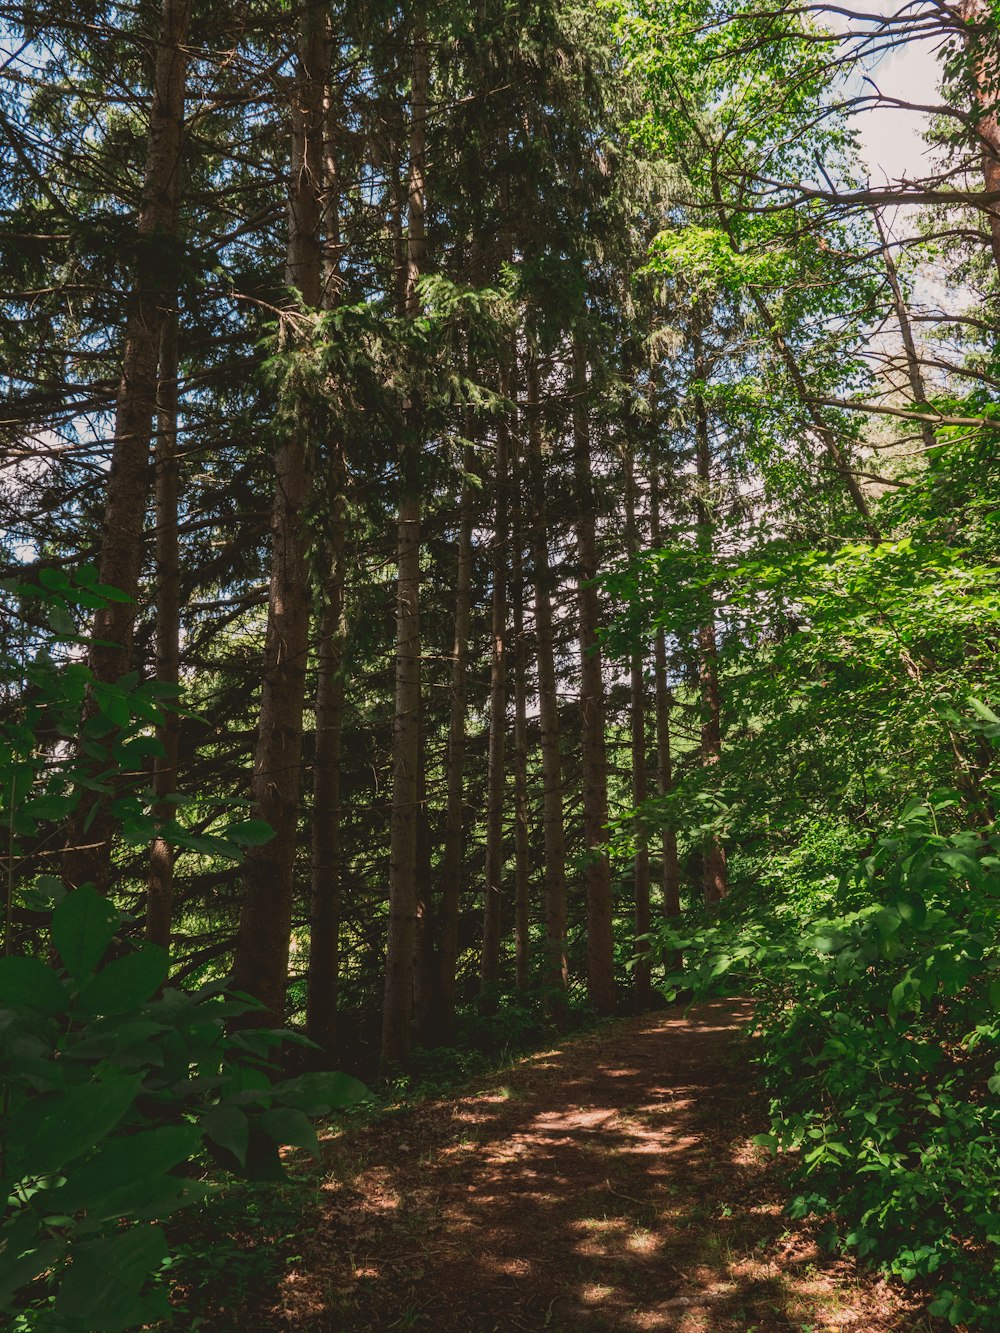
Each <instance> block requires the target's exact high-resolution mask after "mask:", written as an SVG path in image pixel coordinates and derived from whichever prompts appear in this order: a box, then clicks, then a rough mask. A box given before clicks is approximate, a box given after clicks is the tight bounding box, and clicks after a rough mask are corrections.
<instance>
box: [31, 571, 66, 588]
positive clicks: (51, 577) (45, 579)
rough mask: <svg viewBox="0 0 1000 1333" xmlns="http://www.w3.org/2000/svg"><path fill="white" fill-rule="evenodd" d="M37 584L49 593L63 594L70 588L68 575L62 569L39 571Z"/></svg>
mask: <svg viewBox="0 0 1000 1333" xmlns="http://www.w3.org/2000/svg"><path fill="white" fill-rule="evenodd" d="M38 582H39V583H40V584H41V585H42V587H43V588H47V589H48V590H49V592H65V591H66V589H67V588H68V587H69V586H70V582H69V575H68V574H67V573H66V571H65V570H64V569H40V570H39V571H38Z"/></svg>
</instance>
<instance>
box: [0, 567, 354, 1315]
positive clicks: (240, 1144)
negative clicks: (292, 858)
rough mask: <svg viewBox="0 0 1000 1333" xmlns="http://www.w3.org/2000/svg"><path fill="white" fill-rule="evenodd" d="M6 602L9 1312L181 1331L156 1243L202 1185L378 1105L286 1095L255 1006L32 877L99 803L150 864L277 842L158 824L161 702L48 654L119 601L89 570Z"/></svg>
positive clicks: (2, 1264) (316, 1089) (0, 699)
mask: <svg viewBox="0 0 1000 1333" xmlns="http://www.w3.org/2000/svg"><path fill="white" fill-rule="evenodd" d="M5 590H6V591H7V592H11V593H14V594H15V595H16V596H17V597H18V598H19V599H20V601H21V608H22V626H23V633H22V643H21V648H20V651H19V652H17V653H15V652H14V651H13V649H12V648H11V647H10V646H9V644H8V645H4V647H3V651H2V653H0V703H2V704H3V709H2V713H0V820H2V826H3V827H4V829H5V830H6V832H7V838H6V844H7V845H6V848H5V852H6V861H7V867H6V868H7V876H6V878H7V904H6V912H5V922H4V925H5V929H4V931H3V953H4V955H5V956H3V957H2V958H0V1198H2V1199H4V1200H5V1201H6V1202H5V1206H4V1208H3V1211H2V1212H0V1312H2V1313H4V1314H6V1315H8V1316H10V1317H11V1319H16V1321H17V1324H16V1326H17V1327H18V1328H21V1329H26V1330H27V1329H32V1330H35V1329H38V1330H44V1329H52V1330H59V1331H60V1333H89V1330H93V1329H97V1328H99V1329H101V1331H102V1333H117V1331H118V1330H124V1329H127V1328H132V1327H135V1326H137V1325H140V1324H145V1323H149V1322H150V1321H152V1320H156V1319H160V1318H163V1317H165V1316H167V1315H168V1314H169V1308H168V1303H167V1293H166V1289H165V1287H164V1286H163V1285H162V1283H158V1282H157V1274H158V1273H159V1271H160V1270H161V1269H162V1268H163V1267H164V1265H165V1264H167V1262H168V1247H167V1241H166V1237H165V1234H164V1231H163V1229H162V1227H161V1226H160V1222H161V1221H162V1219H164V1218H165V1217H167V1216H169V1214H171V1213H172V1212H173V1211H175V1210H176V1209H177V1208H180V1207H183V1206H184V1205H186V1204H190V1203H192V1202H194V1201H196V1200H198V1199H201V1198H203V1197H204V1196H205V1195H206V1194H207V1193H209V1192H210V1191H211V1190H212V1188H213V1187H212V1186H211V1185H210V1184H207V1183H206V1182H205V1181H204V1180H202V1179H201V1178H200V1177H201V1176H202V1175H203V1174H204V1172H203V1170H202V1169H201V1168H202V1166H203V1165H204V1164H206V1163H208V1162H213V1163H214V1164H215V1165H216V1166H218V1167H222V1168H224V1169H225V1170H227V1171H229V1172H232V1173H235V1174H237V1175H239V1176H242V1177H244V1178H247V1179H251V1180H262V1181H269V1180H270V1181H274V1180H280V1179H282V1178H283V1176H284V1170H283V1167H282V1163H281V1158H280V1155H279V1151H278V1150H279V1146H280V1145H285V1144H287V1145H295V1146H300V1147H304V1148H308V1149H311V1150H314V1149H315V1145H316V1136H315V1131H314V1129H313V1126H312V1123H311V1121H310V1119H309V1117H310V1116H314V1115H323V1114H326V1113H327V1112H329V1111H330V1110H332V1109H333V1108H336V1107H342V1106H345V1105H347V1104H349V1103H351V1102H354V1101H357V1100H359V1099H360V1098H363V1097H364V1096H365V1095H366V1092H365V1089H364V1088H363V1087H362V1085H361V1084H359V1083H357V1082H356V1081H355V1080H354V1079H351V1078H348V1077H346V1076H345V1075H342V1074H338V1073H320V1074H312V1075H306V1076H303V1077H301V1078H293V1079H285V1080H282V1081H276V1080H280V1074H279V1071H278V1069H277V1067H276V1065H275V1064H274V1057H275V1055H276V1054H278V1052H279V1050H280V1048H281V1046H282V1045H283V1044H284V1043H286V1042H288V1041H291V1040H300V1039H298V1038H295V1037H294V1036H293V1034H291V1033H287V1032H275V1031H269V1030H263V1029H260V1028H257V1027H253V1026H250V1025H247V1026H245V1027H243V1029H242V1030H240V1022H241V1021H245V1020H246V1019H247V1018H249V1020H250V1023H251V1024H252V1023H253V1022H254V1021H255V1015H254V1014H253V1013H252V1011H253V1010H255V1009H257V1008H258V1007H259V1006H257V1005H256V1003H255V1002H254V1001H252V1000H250V999H249V998H248V997H246V996H239V995H228V994H226V993H225V992H224V991H223V990H222V989H221V987H219V986H217V985H216V986H207V987H204V988H202V989H200V990H195V991H183V990H179V989H175V988H172V987H170V986H168V985H167V973H168V958H167V954H166V952H165V951H164V950H162V949H160V948H158V947H156V946H155V945H149V944H147V945H144V946H142V947H139V948H131V947H130V946H129V944H128V941H127V933H128V929H129V926H130V925H131V924H132V923H131V922H130V919H129V918H127V917H126V916H125V915H124V914H123V913H121V912H119V911H118V909H117V908H116V907H115V906H114V904H113V903H111V902H110V901H109V900H108V899H106V898H104V897H102V896H101V895H100V894H98V893H97V892H96V890H95V889H94V888H93V887H92V886H90V885H83V886H82V887H80V888H78V889H75V890H73V891H72V892H68V893H67V892H66V890H65V887H64V886H63V885H62V883H61V882H60V881H59V880H58V879H57V878H56V877H53V876H51V875H41V876H40V875H38V874H37V873H36V870H35V868H34V867H35V864H36V861H35V858H36V857H37V855H38V852H39V851H40V850H58V849H59V848H60V847H61V846H62V844H63V842H64V840H65V832H64V829H65V823H66V820H67V819H68V818H69V817H70V816H71V815H72V814H73V812H74V811H75V810H76V809H77V808H78V805H79V802H80V800H81V799H82V797H83V793H84V792H87V791H90V792H96V793H97V795H98V797H99V799H101V800H104V801H107V802H108V803H109V805H110V812H111V815H112V817H113V818H114V820H115V823H116V825H117V827H118V828H119V829H120V831H121V833H122V835H123V838H124V840H126V841H130V842H132V843H134V844H137V845H140V846H141V845H143V844H144V843H145V842H146V841H147V839H148V838H149V837H151V836H152V834H153V833H154V832H157V831H159V832H162V833H163V834H164V836H166V837H167V838H168V839H169V840H170V841H171V842H173V843H174V844H175V845H180V846H184V847H187V848H189V849H192V850H194V851H197V852H198V853H199V854H203V855H213V856H218V855H221V856H225V857H226V858H228V859H230V860H234V859H239V856H240V854H241V848H242V847H243V846H247V845H252V844H253V843H255V842H259V841H261V840H262V839H264V838H266V837H267V836H269V835H270V831H269V830H268V829H267V828H266V826H263V825H260V824H259V822H256V821H244V822H241V823H237V824H235V825H230V826H229V827H228V828H227V829H226V830H225V833H226V836H225V837H220V836H210V837H205V836H204V835H201V834H194V833H191V832H189V831H188V830H186V829H185V828H184V827H183V826H182V825H181V824H180V823H179V822H178V821H177V820H176V819H171V820H168V821H166V822H165V823H163V824H162V825H161V824H158V823H157V822H156V821H155V820H154V819H153V818H152V815H151V814H150V805H151V803H152V799H153V797H152V793H151V792H149V791H148V790H145V789H144V782H143V780H142V769H143V765H144V761H145V760H146V758H148V756H149V755H151V754H154V753H156V751H157V748H158V742H157V740H156V738H155V736H153V735H152V734H151V730H152V727H153V725H154V724H155V723H156V722H157V721H159V719H160V717H161V715H162V708H163V707H164V706H165V704H164V700H163V697H162V696H163V691H162V690H161V689H160V688H159V687H157V685H156V684H155V682H141V681H139V680H138V678H132V677H129V678H126V679H125V680H123V681H120V682H119V683H118V684H117V685H115V686H104V685H100V683H99V682H96V681H94V680H93V678H92V676H91V673H90V671H89V670H88V668H87V667H86V665H85V664H84V663H83V662H81V661H79V660H75V658H74V656H73V653H72V651H71V652H70V653H68V654H67V653H64V654H63V657H62V660H59V658H58V657H57V656H56V654H55V652H54V651H53V649H54V646H55V644H57V643H59V642H62V643H63V644H67V643H68V644H72V643H74V642H82V640H77V639H76V634H75V625H74V621H73V618H72V615H71V613H70V607H82V608H85V609H87V608H94V607H96V606H100V605H104V604H106V603H107V602H108V601H110V600H115V599H116V598H117V597H120V594H117V593H116V592H115V591H114V590H113V589H108V588H104V587H102V586H101V585H99V584H98V583H97V581H96V575H95V574H94V573H93V571H86V570H84V571H80V572H79V573H78V574H77V575H75V576H74V577H72V578H71V577H70V576H69V575H68V574H66V573H64V572H62V571H42V575H41V577H40V582H39V584H38V585H37V586H28V585H23V584H16V583H8V584H7V585H5ZM46 626H47V627H46ZM29 648H30V652H29ZM88 695H89V697H90V698H91V699H92V700H93V701H94V703H95V708H94V709H93V711H89V712H88V715H87V716H86V718H85V720H84V723H83V726H82V728H81V715H82V709H83V703H84V698H85V696H88ZM70 740H73V741H74V743H73V744H68V743H67V742H68V741H70ZM125 774H130V775H132V776H131V777H130V778H128V779H125V778H124V775H125ZM15 926H17V927H19V931H20V933H19V938H17V939H15V934H14V927H15ZM15 948H16V949H17V950H18V951H19V953H15ZM234 1028H235V1029H236V1030H234Z"/></svg>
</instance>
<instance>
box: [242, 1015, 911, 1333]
mask: <svg viewBox="0 0 1000 1333" xmlns="http://www.w3.org/2000/svg"><path fill="white" fill-rule="evenodd" d="M748 1015H749V1009H748V1007H747V1006H746V1005H742V1004H739V1003H736V1004H733V1003H723V1002H717V1003H710V1004H705V1005H702V1006H700V1007H699V1008H697V1009H696V1010H694V1011H693V1012H692V1013H691V1014H689V1015H684V1014H683V1012H682V1011H680V1010H678V1009H674V1010H671V1011H668V1012H666V1013H658V1014H652V1015H650V1014H646V1015H642V1016H640V1017H637V1018H633V1019H627V1020H625V1021H623V1022H621V1023H617V1024H614V1025H612V1026H609V1027H606V1028H603V1029H602V1030H601V1031H599V1032H596V1033H590V1034H586V1035H584V1036H582V1037H575V1038H572V1039H570V1040H567V1041H566V1042H565V1043H564V1044H562V1045H560V1046H559V1047H558V1048H557V1049H553V1050H550V1051H546V1052H543V1053H541V1054H538V1055H535V1056H532V1057H530V1058H528V1059H526V1060H523V1061H521V1062H520V1063H519V1064H518V1065H516V1066H515V1067H514V1069H513V1070H510V1071H507V1072H506V1073H504V1074H503V1075H501V1076H498V1077H497V1078H495V1079H493V1080H492V1081H491V1082H490V1083H489V1084H488V1085H487V1086H486V1087H485V1088H484V1090H482V1091H480V1092H478V1093H476V1094H474V1095H467V1096H463V1097H460V1098H458V1099H456V1100H448V1101H444V1100H442V1101H436V1102H429V1103H424V1104H422V1105H420V1106H418V1107H416V1108H414V1109H411V1110H406V1111H403V1112H400V1113H398V1114H393V1115H389V1116H387V1117H381V1118H379V1119H378V1120H376V1121H375V1122H374V1123H372V1124H369V1125H366V1126H363V1127H358V1128H351V1129H349V1130H347V1131H346V1132H345V1133H343V1134H341V1135H338V1136H337V1137H336V1138H334V1139H332V1140H331V1141H330V1142H329V1143H328V1144H327V1145H325V1162H324V1168H325V1169H324V1177H323V1184H322V1188H321V1190H320V1199H319V1205H318V1215H317V1216H315V1217H314V1218H313V1219H312V1223H311V1225H310V1234H308V1236H307V1237H301V1236H300V1237H299V1238H298V1240H297V1241H296V1245H297V1246H298V1247H300V1248H299V1253H297V1255H296V1261H295V1262H294V1263H291V1264H290V1265H289V1269H288V1271H287V1275H286V1277H285V1279H284V1281H283V1283H282V1285H281V1288H280V1291H279V1293H277V1300H276V1303H275V1305H274V1307H273V1309H272V1310H271V1311H270V1312H269V1313H267V1314H265V1313H264V1311H262V1310H261V1309H260V1307H259V1306H258V1309H257V1316H258V1317H259V1318H260V1320H261V1322H260V1323H259V1324H257V1323H255V1322H253V1321H252V1320H251V1321H250V1322H240V1323H239V1327H240V1329H246V1328H250V1327H259V1328H261V1329H265V1328H267V1329H270V1328H275V1329H277V1328H292V1329H303V1330H304V1329H316V1330H319V1329H323V1330H331V1331H336V1333H341V1331H342V1330H343V1331H345V1333H346V1331H347V1330H380V1329H386V1330H389V1329H428V1330H430V1329H433V1330H436V1331H439V1333H494V1331H496V1333H515V1331H516V1330H522V1329H529V1330H536V1329H537V1330H552V1331H553V1333H577V1331H578V1330H579V1331H580V1333H586V1331H588V1330H623V1331H630V1330H647V1329H649V1330H673V1331H675V1333H750V1331H751V1330H757V1331H758V1333H764V1330H768V1331H770V1330H787V1329H795V1330H799V1333H819V1331H820V1330H824V1333H833V1330H841V1331H842V1333H847V1331H848V1330H851V1333H882V1331H885V1330H904V1329H905V1330H916V1329H924V1328H926V1329H929V1328H931V1327H932V1326H934V1325H935V1324H936V1321H931V1322H927V1321H925V1320H923V1319H922V1318H921V1316H920V1314H919V1312H918V1308H917V1307H915V1306H912V1305H907V1304H906V1303H905V1299H904V1297H902V1296H901V1295H900V1294H899V1293H898V1292H896V1291H895V1290H894V1289H892V1288H890V1287H888V1286H887V1285H886V1284H884V1283H882V1282H879V1281H877V1280H876V1279H874V1278H871V1277H866V1276H859V1275H858V1274H857V1273H856V1272H855V1271H854V1270H853V1269H852V1267H851V1266H850V1265H849V1264H847V1263H844V1262H838V1261H835V1260H831V1259H829V1258H828V1257H826V1256H825V1255H822V1254H821V1253H820V1252H819V1251H818V1250H817V1248H816V1246H815V1244H814V1243H813V1241H812V1239H811V1238H810V1236H809V1234H808V1233H807V1232H796V1231H791V1232H790V1231H789V1230H788V1228H787V1224H786V1221H785V1219H783V1218H782V1216H781V1199H782V1191H781V1183H780V1167H778V1166H776V1165H775V1164H774V1163H773V1162H772V1161H769V1160H766V1159H765V1157H764V1154H762V1153H761V1152H760V1151H759V1150H757V1149H755V1148H754V1147H752V1145H751V1144H750V1138H751V1136H752V1135H753V1134H754V1133H758V1132H760V1131H761V1130H762V1129H764V1128H766V1125H765V1124H764V1123H763V1121H764V1110H763V1106H762V1104H761V1099H760V1098H759V1096H757V1097H754V1096H753V1095H751V1094H750V1093H749V1091H748V1089H749V1087H750V1082H751V1080H750V1076H749V1071H748V1067H747V1054H746V1049H745V1044H743V1043H741V1042H740V1041H738V1040H737V1034H738V1032H739V1030H740V1028H741V1026H742V1025H743V1023H744V1022H745V1020H746V1019H747V1017H748Z"/></svg>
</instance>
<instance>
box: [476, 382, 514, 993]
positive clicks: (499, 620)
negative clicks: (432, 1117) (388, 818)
mask: <svg viewBox="0 0 1000 1333" xmlns="http://www.w3.org/2000/svg"><path fill="white" fill-rule="evenodd" d="M500 391H501V393H502V394H503V395H504V397H506V398H510V396H511V392H512V390H511V383H510V375H509V373H508V371H507V369H506V367H504V368H503V369H502V370H501V386H500ZM509 452H510V428H509V423H508V421H507V419H506V416H501V417H500V418H499V419H498V421H497V434H496V458H495V463H494V469H493V533H492V542H493V549H492V553H491V557H492V558H491V561H490V574H491V579H492V585H493V586H492V600H491V616H490V733H489V757H488V769H487V792H486V876H485V884H484V905H483V946H482V956H481V962H480V971H479V980H480V987H481V1003H482V1007H483V1008H484V1009H485V1010H488V1011H491V1012H492V1011H494V1010H495V1009H496V1006H497V1002H498V996H497V987H498V986H499V983H500V943H501V938H502V918H503V906H504V898H503V870H504V836H503V834H504V818H503V817H504V795H505V779H506V776H507V774H506V748H507V561H508V558H509V553H508V549H507V547H508V543H509V538H510V532H509V527H510V523H509V512H508V478H507V472H508V465H509V457H508V455H509Z"/></svg>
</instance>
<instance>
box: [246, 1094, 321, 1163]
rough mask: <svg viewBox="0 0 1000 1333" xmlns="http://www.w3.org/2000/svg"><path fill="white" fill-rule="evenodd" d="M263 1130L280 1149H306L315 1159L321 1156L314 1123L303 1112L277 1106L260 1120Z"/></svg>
mask: <svg viewBox="0 0 1000 1333" xmlns="http://www.w3.org/2000/svg"><path fill="white" fill-rule="evenodd" d="M260 1124H261V1128H262V1129H263V1131H264V1133H265V1134H267V1135H268V1137H269V1138H271V1139H273V1140H274V1142H275V1143H276V1144H278V1146H279V1147H283V1146H285V1145H286V1144H287V1145H289V1146H291V1147H293V1148H306V1149H308V1151H309V1152H311V1153H312V1154H313V1156H314V1157H317V1156H319V1140H318V1139H317V1138H316V1130H315V1129H314V1128H313V1124H312V1121H311V1120H310V1119H309V1118H308V1116H306V1115H305V1114H304V1113H303V1112H302V1111H293V1110H292V1108H291V1107H290V1106H276V1107H274V1108H273V1110H270V1111H266V1112H265V1113H264V1114H263V1115H262V1116H261V1118H260Z"/></svg>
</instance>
